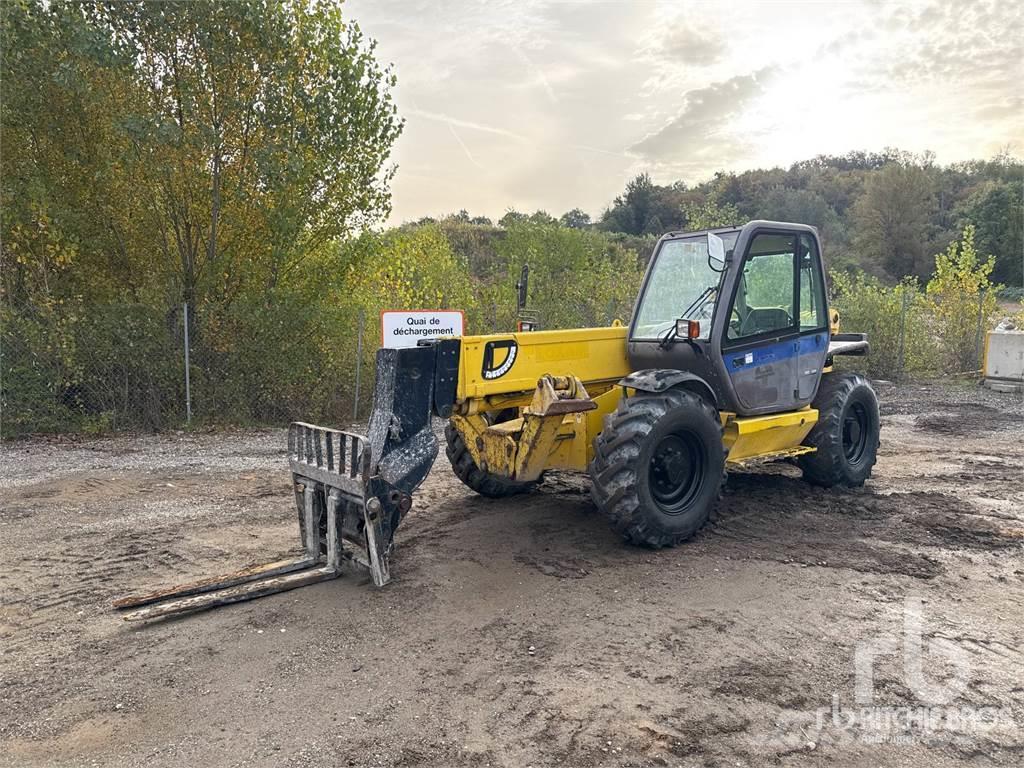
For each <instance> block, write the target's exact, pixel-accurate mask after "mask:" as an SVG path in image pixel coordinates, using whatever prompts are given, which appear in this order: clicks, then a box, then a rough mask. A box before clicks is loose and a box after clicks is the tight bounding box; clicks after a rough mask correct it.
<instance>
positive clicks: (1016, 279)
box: [957, 180, 1024, 286]
mask: <svg viewBox="0 0 1024 768" xmlns="http://www.w3.org/2000/svg"><path fill="white" fill-rule="evenodd" d="M957 213H958V218H959V221H960V226H961V228H962V227H965V226H967V225H968V224H973V225H974V227H975V237H976V239H977V242H978V250H980V251H982V252H983V253H991V254H993V256H995V267H994V268H993V270H992V279H993V280H995V281H996V282H1000V283H1006V284H1008V285H1017V286H1020V285H1024V235H1022V230H1024V204H1022V200H1021V183H1020V181H1019V180H1017V181H1016V182H1005V181H987V182H984V183H983V184H982V185H981V186H980V187H979V188H978V189H977V190H975V191H974V192H973V193H971V195H970V196H969V197H968V198H967V199H966V200H964V201H963V203H962V204H961V205H960V206H959V208H958V209H957Z"/></svg>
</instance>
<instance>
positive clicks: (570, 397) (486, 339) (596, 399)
mask: <svg viewBox="0 0 1024 768" xmlns="http://www.w3.org/2000/svg"><path fill="white" fill-rule="evenodd" d="M492 342H497V343H498V345H501V344H505V343H508V342H513V343H512V344H510V345H509V346H507V347H505V348H504V350H503V353H504V354H505V355H509V354H511V355H514V359H513V361H512V362H514V365H511V363H510V364H509V368H508V373H506V374H503V375H501V376H498V377H495V378H488V377H487V375H486V373H485V372H486V371H488V370H490V371H500V370H501V369H502V366H503V365H504V364H505V363H507V362H509V361H508V360H507V358H501V357H498V359H488V357H487V356H488V354H490V355H491V356H492V357H493V356H494V354H495V353H494V352H493V349H492V351H491V352H490V353H489V352H488V345H489V344H490V345H491V346H492V348H493V347H494V346H497V345H494V344H492ZM630 373H631V368H630V365H629V360H628V359H627V356H626V328H625V327H623V326H618V325H616V326H610V327H606V328H583V329H572V330H564V331H537V332H530V333H509V334H494V335H489V336H465V337H463V338H462V340H461V357H460V360H459V372H458V383H457V388H456V397H455V400H456V406H455V409H454V412H453V414H452V416H451V422H452V425H453V426H454V427H455V429H456V430H457V431H458V432H459V433H460V434H461V436H462V438H463V440H464V442H465V444H466V447H467V449H468V450H469V452H470V455H471V456H472V457H473V460H474V462H475V463H476V464H477V466H479V467H480V468H481V469H482V470H484V471H486V472H491V473H494V474H497V475H500V476H503V477H507V478H510V479H513V480H519V481H530V480H535V479H537V478H538V477H539V476H540V475H541V473H542V472H544V471H545V470H547V469H568V470H577V471H585V470H586V468H587V464H588V463H589V462H590V461H591V459H593V441H594V438H595V437H596V436H597V435H598V434H599V433H600V432H601V429H602V428H603V423H604V417H605V416H606V415H608V414H610V413H612V412H614V411H615V409H616V408H617V407H618V404H619V399H620V398H622V397H629V396H631V395H632V394H633V392H632V390H630V389H628V388H627V387H623V386H620V385H619V382H620V381H621V380H622V379H623V378H624V377H626V376H628V375H629V374H630ZM511 409H515V415H514V416H512V415H511V414H512V411H511ZM720 417H721V419H722V426H723V442H724V445H725V448H726V450H727V451H728V457H727V460H728V461H729V462H732V463H742V462H749V461H753V460H760V459H767V458H781V457H786V456H795V455H799V454H801V453H807V452H809V451H812V450H814V449H813V448H808V447H805V446H802V445H801V442H802V441H803V439H804V438H805V437H806V436H807V434H808V432H810V431H811V428H812V427H813V426H814V424H815V422H817V420H818V412H817V411H816V410H814V409H813V408H809V407H808V408H803V409H801V410H798V411H791V412H786V413H779V414H772V415H769V416H755V417H747V418H744V417H738V416H737V415H736V414H734V413H730V412H726V411H722V412H721V413H720Z"/></svg>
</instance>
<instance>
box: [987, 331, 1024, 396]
mask: <svg viewBox="0 0 1024 768" xmlns="http://www.w3.org/2000/svg"><path fill="white" fill-rule="evenodd" d="M984 374H985V386H986V387H988V388H990V389H994V390H996V391H997V392H1022V393H1024V331H989V332H988V335H987V336H986V337H985V366H984Z"/></svg>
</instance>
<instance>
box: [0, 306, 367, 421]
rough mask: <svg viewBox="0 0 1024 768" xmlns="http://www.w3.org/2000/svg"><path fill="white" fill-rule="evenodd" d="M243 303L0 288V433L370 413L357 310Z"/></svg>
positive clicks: (363, 326)
mask: <svg viewBox="0 0 1024 768" xmlns="http://www.w3.org/2000/svg"><path fill="white" fill-rule="evenodd" d="M246 314H247V313H246V312H245V311H239V312H236V313H234V315H229V316H220V317H216V318H204V317H203V316H202V315H198V316H197V315H196V313H194V312H189V311H188V309H187V308H186V307H185V305H179V306H174V307H169V308H167V309H165V310H163V311H160V310H157V309H154V308H153V307H152V306H147V305H143V304H137V303H129V302H125V303H114V304H105V305H92V306H90V307H88V309H84V308H73V307H68V306H61V305H56V306H51V305H38V304H32V303H14V302H12V301H10V300H9V299H6V298H5V299H3V300H2V301H0V436H2V437H3V438H4V439H9V438H13V437H19V436H23V435H28V434H38V433H85V434H89V433H101V432H108V431H119V430H135V429H137V430H164V429H172V428H178V427H183V426H186V425H188V424H189V422H190V421H191V422H195V423H219V424H227V423H231V424H256V423H268V424H269V423H284V422H287V421H289V420H293V419H300V418H301V419H328V420H330V421H332V422H335V423H338V422H345V421H347V420H348V419H350V418H353V417H354V416H355V417H358V416H359V415H360V414H363V415H365V413H367V408H368V405H369V404H368V397H369V393H372V391H373V386H372V379H371V380H370V381H369V382H368V381H366V379H367V378H368V377H372V375H373V368H372V363H371V364H369V365H368V364H367V363H368V362H370V360H365V359H361V358H366V357H368V356H369V355H372V353H373V349H369V348H368V347H369V346H370V343H369V340H367V339H364V338H363V337H364V335H365V331H366V327H367V326H368V323H367V321H366V317H365V313H364V314H362V315H357V316H356V317H347V318H339V317H332V318H330V319H329V321H327V320H326V319H322V318H315V317H305V318H303V317H301V313H299V316H298V317H297V316H296V315H295V313H289V312H288V311H283V312H281V313H279V314H280V315H289V314H291V318H292V321H293V322H291V323H287V322H285V321H284V318H283V317H279V316H276V315H275V316H269V317H268V316H266V315H263V316H261V315H260V313H258V312H253V313H252V314H250V315H249V316H248V317H246V316H245V315H246ZM186 318H187V320H186ZM296 320H297V322H296ZM186 322H187V325H188V328H187V330H186ZM328 327H329V328H330V329H331V330H328ZM186 332H188V335H189V338H188V341H189V343H188V344H186ZM372 343H373V344H376V340H374V341H373V342H372ZM325 350H326V351H327V352H326V353H325ZM331 353H333V354H331ZM357 356H358V357H359V358H360V361H361V364H357ZM370 359H371V360H372V358H370ZM353 373H355V374H356V376H354V377H353V375H352V374H353ZM360 378H361V379H363V381H359V379H360ZM353 379H354V380H353ZM354 406H355V407H354Z"/></svg>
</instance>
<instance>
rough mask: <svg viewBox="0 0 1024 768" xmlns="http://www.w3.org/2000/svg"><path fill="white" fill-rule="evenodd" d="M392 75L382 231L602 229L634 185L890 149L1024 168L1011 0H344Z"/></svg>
mask: <svg viewBox="0 0 1024 768" xmlns="http://www.w3.org/2000/svg"><path fill="white" fill-rule="evenodd" d="M345 9H346V13H347V15H348V17H349V18H350V19H354V20H355V21H356V22H358V24H359V26H360V27H361V29H362V30H363V32H364V33H365V34H366V35H368V36H369V37H372V38H375V39H376V40H377V43H378V47H377V56H378V59H379V60H380V61H381V62H383V63H389V64H392V65H393V67H394V70H395V72H396V74H397V77H398V85H397V87H396V89H395V92H394V96H395V100H396V103H397V105H398V109H399V113H400V115H401V116H402V117H403V118H404V119H405V128H404V131H403V133H402V136H401V137H400V138H399V139H398V142H397V143H396V146H395V149H394V152H393V156H392V161H393V162H394V163H395V164H397V166H398V170H397V174H396V176H395V178H394V181H393V183H392V194H393V200H392V204H393V211H392V215H391V220H390V221H391V223H393V224H397V223H401V222H403V221H409V220H414V219H418V218H420V217H422V216H428V215H430V216H439V215H444V214H447V213H452V212H455V211H458V210H459V209H463V208H465V209H467V210H468V211H469V212H470V214H472V215H486V216H490V217H492V218H500V217H501V215H502V214H503V213H504V212H505V211H507V210H509V209H515V210H520V211H527V212H532V211H534V210H538V209H541V210H546V211H547V212H548V213H551V214H553V215H555V216H558V215H561V214H562V213H564V212H565V211H567V210H569V209H572V208H576V207H579V208H582V209H583V210H585V211H586V212H588V213H589V214H591V216H595V217H596V216H598V215H600V213H601V211H602V210H603V209H604V208H605V207H607V206H608V205H609V204H610V203H611V201H612V200H613V199H614V197H615V196H616V195H617V194H619V193H620V192H621V191H622V189H623V188H624V187H625V184H626V182H627V181H628V180H629V179H630V178H632V177H633V176H635V175H636V174H638V173H641V172H647V173H650V174H651V177H652V178H653V179H654V181H655V182H657V183H662V184H667V183H671V182H674V181H677V180H681V181H684V182H686V183H687V184H690V185H692V184H695V183H699V182H701V181H703V180H705V179H707V178H709V177H710V176H711V175H712V174H713V173H714V172H715V171H718V170H725V171H742V170H745V169H748V168H758V167H773V166H783V167H785V166H788V165H789V164H791V163H793V162H795V161H797V160H802V159H807V158H811V157H813V156H815V155H818V154H822V153H834V154H842V153H845V152H847V151H850V150H854V149H863V150H869V151H877V150H881V149H883V148H885V147H898V148H900V149H905V150H910V151H913V152H924V151H931V152H934V153H935V155H936V159H937V161H938V162H940V163H943V164H945V163H951V162H956V161H959V160H967V159H972V158H988V157H992V156H993V155H995V154H996V153H997V152H999V151H1001V150H1004V149H1006V148H1009V149H1010V150H1011V152H1013V153H1014V154H1015V155H1017V156H1020V155H1021V154H1022V152H1024V63H1022V62H1024V4H1021V3H1019V2H1012V0H979V1H978V2H963V1H957V0H924V2H920V3H886V2H875V1H874V0H850V1H849V2H842V3H828V2H802V3H790V2H656V1H651V0H636V1H634V2H567V1H565V0H562V1H560V2H539V1H534V0H512V1H511V2H505V1H504V0H491V1H490V2H470V1H468V0H446V1H444V2H441V1H435V0H348V2H346V3H345Z"/></svg>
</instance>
